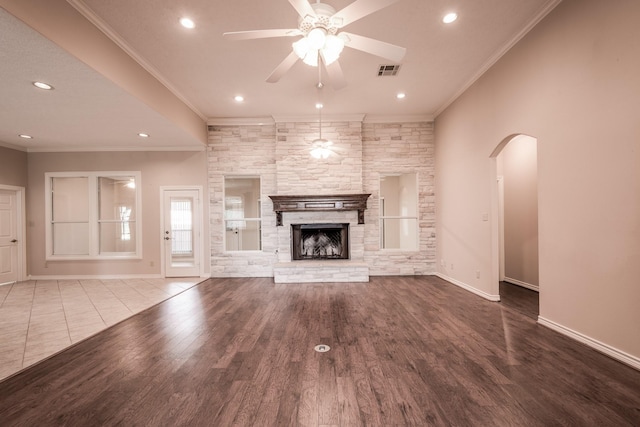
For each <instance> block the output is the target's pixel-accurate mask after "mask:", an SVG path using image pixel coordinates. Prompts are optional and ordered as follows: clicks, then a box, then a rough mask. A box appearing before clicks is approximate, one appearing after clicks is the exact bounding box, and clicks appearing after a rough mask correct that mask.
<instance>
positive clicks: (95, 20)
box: [67, 0, 207, 121]
mask: <svg viewBox="0 0 640 427" xmlns="http://www.w3.org/2000/svg"><path fill="white" fill-rule="evenodd" d="M67 3H69V4H70V5H71V6H72V7H73V8H74V9H76V10H77V11H78V12H79V13H80V14H81V15H82V16H84V17H85V18H86V19H87V20H88V21H89V22H91V23H92V24H93V25H94V26H95V27H96V28H98V29H99V30H100V31H102V32H103V33H104V34H105V35H106V36H107V37H108V38H109V39H111V41H112V42H114V43H115V44H116V45H117V46H118V47H119V48H120V49H122V50H123V51H124V52H126V53H127V55H129V56H130V57H131V58H133V60H134V61H136V62H137V63H138V64H140V66H141V67H142V68H144V69H145V70H146V71H147V72H148V73H149V74H151V75H152V76H153V77H154V78H155V79H156V80H158V81H159V82H160V83H161V84H162V85H163V86H164V87H166V88H167V89H169V91H170V92H171V93H173V94H174V95H175V96H176V97H177V98H178V99H179V100H180V101H182V102H183V103H184V104H185V105H186V106H187V107H189V108H190V109H191V110H192V111H193V112H194V113H196V115H198V116H199V117H200V118H201V119H202V120H203V121H206V120H207V117H206V116H205V115H204V114H202V112H200V110H198V109H197V108H196V107H195V106H194V105H193V104H192V103H191V102H190V101H189V100H188V99H187V98H186V97H184V96H183V95H182V94H181V93H180V91H178V89H176V88H175V87H174V86H173V85H172V84H171V83H170V82H169V80H167V79H166V78H165V77H164V76H163V75H162V74H161V73H160V72H159V71H158V70H157V69H156V68H155V67H154V66H153V65H151V64H150V63H149V62H147V60H146V59H144V58H143V57H142V56H141V55H139V54H138V53H137V52H136V51H135V50H134V49H133V48H132V47H131V46H129V45H128V44H127V42H126V41H125V40H124V39H123V38H122V37H120V35H118V33H117V32H116V31H115V30H114V29H113V28H111V26H110V25H109V24H107V23H106V22H105V21H104V20H103V19H102V18H100V17H99V16H98V15H96V13H95V12H94V11H93V9H91V8H90V7H89V6H87V5H86V4H85V3H84V1H83V0H67Z"/></svg>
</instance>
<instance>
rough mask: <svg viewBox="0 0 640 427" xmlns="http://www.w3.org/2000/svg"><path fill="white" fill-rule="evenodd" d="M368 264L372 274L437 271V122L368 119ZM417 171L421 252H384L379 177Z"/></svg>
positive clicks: (365, 174)
mask: <svg viewBox="0 0 640 427" xmlns="http://www.w3.org/2000/svg"><path fill="white" fill-rule="evenodd" d="M362 140H363V142H362V145H363V156H362V158H363V166H362V170H363V183H364V188H363V189H364V192H365V193H371V197H369V202H368V203H367V210H366V211H365V248H364V253H365V255H364V258H365V262H366V263H367V264H368V265H369V267H370V273H371V275H372V276H383V275H412V274H418V275H420V274H430V273H433V272H434V271H436V264H435V262H436V260H435V258H436V255H435V254H436V234H435V224H436V208H435V194H434V188H435V178H434V173H435V145H434V138H433V123H432V122H418V123H365V124H364V125H363V131H362ZM409 172H416V173H417V174H418V204H419V205H418V213H419V218H418V226H419V229H420V231H419V232H420V240H419V250H418V251H417V252H416V251H402V250H384V251H383V250H380V220H379V215H380V175H383V174H394V173H409Z"/></svg>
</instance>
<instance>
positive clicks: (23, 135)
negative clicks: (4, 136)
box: [18, 133, 33, 139]
mask: <svg viewBox="0 0 640 427" xmlns="http://www.w3.org/2000/svg"><path fill="white" fill-rule="evenodd" d="M18 136H19V137H20V138H24V139H33V137H32V136H31V135H26V134H24V133H21V134H20V135H18Z"/></svg>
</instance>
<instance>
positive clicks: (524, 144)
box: [498, 135, 538, 289]
mask: <svg viewBox="0 0 640 427" xmlns="http://www.w3.org/2000/svg"><path fill="white" fill-rule="evenodd" d="M537 145H538V143H537V141H536V140H535V138H531V137H528V136H526V135H519V136H517V137H515V138H514V139H513V140H511V141H510V142H509V143H508V144H507V145H506V146H505V147H504V149H503V150H502V151H501V152H500V155H499V156H498V168H499V170H498V175H499V176H502V180H503V181H502V182H503V186H504V187H503V188H504V263H505V264H504V273H505V278H506V280H507V281H510V282H512V283H515V284H518V285H524V286H526V287H529V288H532V289H533V288H538V153H537V151H538V149H537ZM500 166H501V167H500ZM500 169H501V170H500Z"/></svg>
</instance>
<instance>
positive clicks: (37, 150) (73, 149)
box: [27, 145, 206, 153]
mask: <svg viewBox="0 0 640 427" xmlns="http://www.w3.org/2000/svg"><path fill="white" fill-rule="evenodd" d="M205 150H206V147H205V146H204V145H202V146H188V147H185V146H175V147H171V146H170V147H154V146H146V147H130V146H127V147H118V146H115V147H114V146H96V147H40V148H29V149H27V152H28V153H93V152H106V151H122V152H125V151H126V152H133V151H205Z"/></svg>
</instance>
